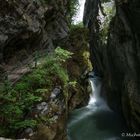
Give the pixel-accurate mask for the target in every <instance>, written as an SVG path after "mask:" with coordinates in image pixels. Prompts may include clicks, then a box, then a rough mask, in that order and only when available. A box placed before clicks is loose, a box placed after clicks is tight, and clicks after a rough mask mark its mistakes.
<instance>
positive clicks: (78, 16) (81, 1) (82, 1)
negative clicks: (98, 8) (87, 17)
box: [74, 0, 85, 24]
mask: <svg viewBox="0 0 140 140" xmlns="http://www.w3.org/2000/svg"><path fill="white" fill-rule="evenodd" d="M79 4H80V7H79V10H78V12H77V14H76V17H74V23H75V24H76V23H79V22H81V21H82V20H83V12H84V5H85V0H79Z"/></svg>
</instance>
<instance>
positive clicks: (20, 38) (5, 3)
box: [0, 0, 68, 64]
mask: <svg viewBox="0 0 140 140" xmlns="http://www.w3.org/2000/svg"><path fill="white" fill-rule="evenodd" d="M66 5H67V0H55V1H54V0H52V1H51V2H49V3H48V4H47V0H46V2H45V0H10V1H9V0H2V1H1V2H0V64H1V63H3V62H4V61H5V59H7V56H9V54H8V52H9V51H11V53H14V52H15V51H18V50H20V49H22V48H24V49H31V48H33V49H34V48H39V47H40V48H45V47H50V48H53V41H55V40H58V39H62V38H64V37H65V36H66V35H67V31H68V26H67V20H66V17H65V16H66V12H67V9H66V7H67V6H66Z"/></svg>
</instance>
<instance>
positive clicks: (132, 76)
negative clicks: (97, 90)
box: [84, 0, 140, 132]
mask: <svg viewBox="0 0 140 140" xmlns="http://www.w3.org/2000/svg"><path fill="white" fill-rule="evenodd" d="M91 1H92V0H87V4H86V5H87V7H85V13H87V12H89V11H87V10H89V8H90V10H91V11H93V8H95V5H94V4H92V8H91V4H89V2H91ZM93 1H94V0H93ZM95 1H96V0H95ZM95 1H94V2H95ZM88 5H90V7H88ZM96 9H97V10H98V8H97V7H96ZM90 16H92V17H91V18H94V19H96V17H93V16H97V14H95V13H93V14H90ZM91 18H89V17H88V16H87V15H85V17H84V20H85V22H86V23H88V22H89V19H91ZM95 22H96V20H94V21H93V22H92V24H91V25H89V24H88V26H89V28H90V31H91V35H90V36H91V40H90V46H91V53H92V54H93V57H92V59H93V60H92V62H93V63H94V67H95V68H96V70H97V71H98V72H99V73H100V74H101V75H103V77H104V82H103V83H104V88H105V90H106V95H107V99H108V104H109V105H110V106H111V107H112V108H113V109H114V110H117V111H119V112H122V113H123V115H124V117H125V120H126V122H127V124H128V126H129V127H130V128H132V129H133V130H134V131H137V132H140V128H139V126H140V100H139V98H140V88H139V87H140V86H139V84H140V73H139V70H140V55H139V54H140V45H139V43H140V26H139V25H140V1H139V0H116V15H115V17H114V18H113V19H112V21H111V23H110V30H109V36H108V45H107V46H99V45H98V42H97V40H95V36H98V32H95V31H98V30H97V29H98V28H97V26H96V25H95ZM95 29H96V30H95ZM96 44H97V45H96Z"/></svg>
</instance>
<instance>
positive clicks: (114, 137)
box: [68, 76, 132, 140]
mask: <svg viewBox="0 0 140 140" xmlns="http://www.w3.org/2000/svg"><path fill="white" fill-rule="evenodd" d="M89 81H90V84H91V88H92V93H91V95H90V100H89V103H88V105H87V106H86V107H83V108H81V109H77V110H75V111H73V112H72V113H71V115H70V117H69V121H68V139H69V140H125V139H127V138H126V137H122V136H121V133H123V132H125V131H126V128H125V126H124V124H123V121H122V119H121V117H120V116H119V115H118V114H116V113H115V112H113V111H112V110H111V109H110V108H109V107H108V105H107V103H106V101H105V100H104V99H103V98H102V97H101V93H102V83H101V78H99V77H97V76H93V78H90V79H89ZM131 140H132V139H131Z"/></svg>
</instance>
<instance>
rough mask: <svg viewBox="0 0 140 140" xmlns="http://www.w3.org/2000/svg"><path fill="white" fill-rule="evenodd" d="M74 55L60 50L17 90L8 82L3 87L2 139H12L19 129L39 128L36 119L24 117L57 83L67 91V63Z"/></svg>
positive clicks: (23, 79) (0, 98) (57, 49)
mask: <svg viewBox="0 0 140 140" xmlns="http://www.w3.org/2000/svg"><path fill="white" fill-rule="evenodd" d="M71 55H72V53H70V52H69V51H66V50H64V49H61V48H60V47H58V48H56V49H55V51H54V52H53V53H52V54H49V55H47V56H46V58H44V59H43V60H42V62H41V64H40V65H39V66H38V67H37V68H36V69H34V70H33V71H32V73H30V74H28V75H25V76H24V77H23V78H22V79H21V81H20V82H18V83H17V84H16V85H15V86H14V87H11V85H10V83H9V82H8V81H6V82H5V84H4V86H3V87H1V88H0V89H1V93H0V105H1V107H0V136H5V137H6V136H11V137H12V135H14V134H15V133H16V131H17V130H18V129H21V128H26V127H35V126H36V125H37V121H36V120H32V119H31V120H29V119H25V118H24V117H25V115H26V113H28V112H29V111H30V110H31V109H32V107H33V106H34V104H36V103H37V102H40V101H42V100H43V98H45V97H46V96H45V94H48V92H49V91H51V90H52V89H53V88H54V86H55V84H61V86H62V87H64V90H66V89H65V87H67V84H68V82H69V77H68V74H67V70H66V68H65V67H64V64H65V62H66V60H67V59H69V58H70V57H71ZM1 130H3V131H1Z"/></svg>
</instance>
